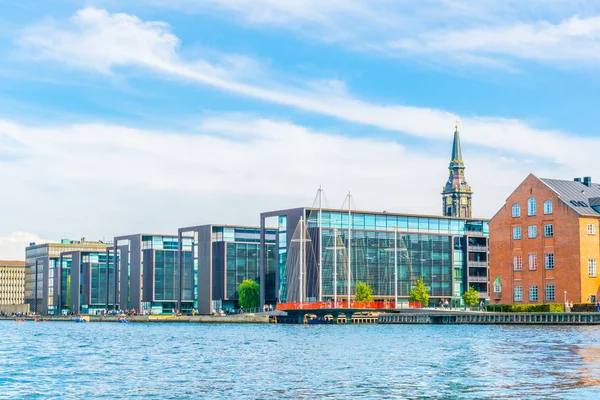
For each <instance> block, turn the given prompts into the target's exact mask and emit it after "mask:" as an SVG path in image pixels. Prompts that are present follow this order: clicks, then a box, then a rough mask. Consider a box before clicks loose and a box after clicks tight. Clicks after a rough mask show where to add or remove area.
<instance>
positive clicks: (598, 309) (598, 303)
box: [596, 300, 600, 312]
mask: <svg viewBox="0 0 600 400" xmlns="http://www.w3.org/2000/svg"><path fill="white" fill-rule="evenodd" d="M596 312H600V300H598V301H596Z"/></svg>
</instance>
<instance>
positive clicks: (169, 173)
mask: <svg viewBox="0 0 600 400" xmlns="http://www.w3.org/2000/svg"><path fill="white" fill-rule="evenodd" d="M0 133H1V134H2V135H3V137H5V138H10V139H12V140H14V141H18V142H19V143H20V144H21V145H20V146H18V147H15V148H13V150H12V155H13V156H14V157H13V159H12V161H10V162H0V165H1V168H0V180H1V181H2V182H3V186H4V187H10V188H11V195H10V196H4V197H3V198H2V199H1V200H0V206H1V207H2V209H5V210H11V209H12V210H21V212H18V213H10V214H6V215H4V216H3V224H2V230H3V231H5V233H4V234H7V233H9V232H14V231H16V230H18V229H24V230H27V231H30V232H37V234H38V235H40V236H42V237H49V238H53V239H54V240H58V239H60V238H62V237H69V238H75V239H78V238H80V237H81V236H85V237H87V238H89V239H102V238H105V239H109V238H112V237H113V235H114V234H126V233H133V232H140V231H141V232H143V231H150V232H166V233H169V232H176V229H177V228H178V227H181V226H189V225H193V224H202V223H240V224H258V216H259V214H260V212H264V211H269V210H274V209H285V208H290V207H298V206H310V205H311V204H312V200H313V197H314V193H315V191H316V189H317V187H318V186H319V185H320V184H322V185H323V187H324V188H325V190H326V193H327V197H328V199H329V201H330V202H331V203H330V204H329V206H331V207H340V206H341V205H342V202H343V198H344V195H345V193H346V192H347V191H348V190H351V191H352V192H353V194H354V195H355V202H356V205H357V206H358V207H359V208H363V209H371V210H388V211H399V212H410V213H431V214H439V213H440V195H439V193H440V191H441V188H442V185H443V184H444V182H445V179H446V178H447V172H446V167H447V165H448V159H449V155H448V154H447V153H448V151H446V150H447V149H445V148H444V149H443V150H442V154H438V153H437V152H436V151H433V150H431V149H425V150H420V149H415V148H407V147H405V146H402V145H400V144H398V143H396V142H393V141H390V140H377V139H369V138H347V137H344V136H339V135H333V134H329V133H326V132H316V131H312V130H309V129H306V128H303V127H301V126H297V125H294V124H291V123H289V122H285V121H272V120H265V119H260V118H254V117H248V116H246V117H243V116H230V115H218V116H214V117H212V118H210V119H207V120H204V121H202V122H201V123H200V125H199V127H198V132H196V133H189V132H188V133H184V132H160V131H147V130H140V129H132V128H128V127H124V126H117V125H103V124H90V125H63V126H52V127H32V126H26V125H21V124H17V123H14V122H7V121H5V122H0ZM240 138H243V140H240ZM464 155H465V159H466V162H467V178H468V180H469V183H470V184H471V185H472V186H473V188H474V190H475V193H476V195H475V201H474V203H475V214H476V215H477V216H481V217H489V216H491V215H493V213H494V212H495V211H496V209H497V208H498V207H499V206H500V205H501V204H502V202H503V198H504V197H503V196H505V195H507V194H508V193H510V191H512V189H513V188H514V186H515V184H516V182H519V181H520V180H521V179H523V178H524V177H525V176H526V175H527V173H528V172H529V168H530V167H532V166H531V165H527V166H524V165H522V164H519V163H514V164H510V165H506V164H504V165H503V166H502V168H501V170H499V169H498V168H497V164H496V163H495V162H494V160H495V159H496V158H497V156H496V155H495V154H494V153H493V152H485V151H482V152H471V151H469V150H468V149H467V148H465V150H464ZM536 172H538V173H539V174H540V175H542V176H543V175H548V173H547V172H548V170H544V169H543V168H542V167H540V166H539V165H537V166H536ZM556 172H561V173H563V174H569V175H567V176H570V175H571V169H570V168H563V169H561V170H558V171H556V170H553V173H556ZM554 176H555V175H554ZM503 193H504V195H503ZM20 227H22V228H20ZM0 234H3V233H2V232H0ZM29 241H39V239H38V238H35V237H30V236H24V237H23V238H22V240H20V241H19V242H18V245H19V246H21V245H23V243H25V244H27V243H28V242H29ZM1 250H3V247H2V246H0V251H1ZM11 251H12V250H11Z"/></svg>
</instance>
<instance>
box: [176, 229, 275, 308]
mask: <svg viewBox="0 0 600 400" xmlns="http://www.w3.org/2000/svg"><path fill="white" fill-rule="evenodd" d="M184 234H190V235H192V243H193V244H192V262H193V268H194V271H196V274H195V276H196V278H197V279H196V282H195V290H196V296H197V297H196V298H197V309H198V312H199V313H200V314H210V313H211V312H212V311H213V309H223V310H225V309H227V308H229V309H237V308H238V293H237V288H238V286H239V284H240V283H242V281H243V280H244V279H252V280H255V281H257V282H258V283H259V284H260V287H261V291H262V292H264V293H265V298H264V299H265V300H266V301H267V303H273V304H274V303H275V301H276V296H275V265H276V261H275V242H276V232H275V230H268V229H266V230H264V232H263V241H262V247H261V246H260V244H261V232H260V229H259V228H258V227H255V226H254V227H252V226H238V225H199V226H191V227H186V228H180V229H179V238H180V239H181V238H182V237H183V236H182V235H184ZM261 248H262V249H263V251H262V252H261ZM261 254H263V257H264V271H263V273H262V275H261V271H260V269H259V265H260V255H261Z"/></svg>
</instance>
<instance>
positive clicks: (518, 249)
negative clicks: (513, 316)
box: [490, 174, 600, 304]
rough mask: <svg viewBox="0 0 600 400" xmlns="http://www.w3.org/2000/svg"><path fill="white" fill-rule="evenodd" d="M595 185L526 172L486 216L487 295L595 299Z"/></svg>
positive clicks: (516, 300)
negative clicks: (492, 213) (490, 290)
mask: <svg viewBox="0 0 600 400" xmlns="http://www.w3.org/2000/svg"><path fill="white" fill-rule="evenodd" d="M599 223H600V185H599V184H595V183H592V180H591V178H589V177H586V178H583V179H581V178H576V179H575V180H573V181H568V180H559V179H544V178H538V177H536V176H534V175H532V174H531V175H529V176H528V177H527V178H526V179H525V180H524V181H523V182H522V183H521V184H520V185H519V186H518V187H517V188H516V189H515V191H514V192H513V193H511V195H510V196H509V197H508V198H507V199H506V202H505V204H504V206H503V207H502V208H501V209H500V210H499V211H498V212H497V213H496V215H495V216H494V217H493V218H492V220H491V221H490V274H491V275H490V276H491V279H492V280H493V282H492V283H493V293H492V297H491V298H492V301H493V302H495V303H502V304H528V303H533V304H538V303H563V302H564V301H572V302H574V303H580V302H592V303H593V302H595V301H596V300H597V299H598V296H599V295H600V293H599V292H598V291H599V288H600V277H599V276H598V273H597V262H598V260H599V259H600V232H598V225H599Z"/></svg>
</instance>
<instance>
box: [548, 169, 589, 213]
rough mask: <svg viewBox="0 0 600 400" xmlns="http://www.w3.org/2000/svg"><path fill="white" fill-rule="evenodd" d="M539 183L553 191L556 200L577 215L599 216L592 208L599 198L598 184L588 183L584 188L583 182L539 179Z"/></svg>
mask: <svg viewBox="0 0 600 400" xmlns="http://www.w3.org/2000/svg"><path fill="white" fill-rule="evenodd" d="M540 181H542V182H543V183H544V184H546V185H547V186H548V187H549V188H550V189H552V190H554V191H555V192H556V193H557V194H558V198H559V199H560V200H562V201H563V202H564V203H565V204H566V205H568V206H569V207H571V208H572V209H573V210H575V211H576V212H577V213H578V214H580V215H592V216H600V212H598V211H596V210H594V209H593V208H592V206H594V205H597V198H599V197H600V185H599V184H597V183H590V186H586V185H585V184H583V182H576V181H563V180H560V179H546V178H540Z"/></svg>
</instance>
